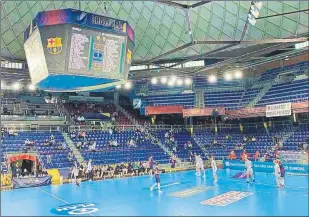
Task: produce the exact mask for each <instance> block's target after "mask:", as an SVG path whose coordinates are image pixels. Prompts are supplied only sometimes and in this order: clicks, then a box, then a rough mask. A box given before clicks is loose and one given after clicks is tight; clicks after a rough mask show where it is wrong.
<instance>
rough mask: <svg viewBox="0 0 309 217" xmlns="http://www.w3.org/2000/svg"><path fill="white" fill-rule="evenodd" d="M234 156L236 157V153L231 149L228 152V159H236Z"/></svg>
mask: <svg viewBox="0 0 309 217" xmlns="http://www.w3.org/2000/svg"><path fill="white" fill-rule="evenodd" d="M236 158H237V156H236V153H235V151H234V150H232V151H231V152H230V155H229V159H230V160H236Z"/></svg>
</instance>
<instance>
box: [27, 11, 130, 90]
mask: <svg viewBox="0 0 309 217" xmlns="http://www.w3.org/2000/svg"><path fill="white" fill-rule="evenodd" d="M24 36H25V44H24V49H25V53H26V58H27V61H28V66H29V72H30V76H31V80H32V82H33V84H35V85H37V86H38V87H40V88H42V89H44V90H51V91H57V90H59V91H60V90H67V91H86V90H95V89H96V88H110V87H113V86H115V85H118V84H123V83H124V82H125V81H126V80H127V79H128V74H129V69H130V65H131V61H132V53H133V49H134V31H133V30H132V28H131V27H130V25H129V24H128V23H127V22H126V21H122V20H117V19H114V18H110V17H105V16H101V15H96V14H91V13H87V12H83V11H78V10H73V9H62V10H55V11H44V12H40V13H39V14H38V15H37V16H36V17H35V19H34V20H33V21H32V22H31V24H30V25H29V27H28V28H27V29H26V31H25V33H24Z"/></svg>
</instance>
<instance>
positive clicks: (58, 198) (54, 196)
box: [35, 187, 95, 217]
mask: <svg viewBox="0 0 309 217" xmlns="http://www.w3.org/2000/svg"><path fill="white" fill-rule="evenodd" d="M35 188H36V189H38V190H40V191H42V192H44V193H45V194H48V195H49V196H52V197H53V198H55V199H57V200H60V201H62V202H64V203H66V204H70V203H69V202H68V201H65V200H63V199H61V198H60V197H57V196H56V195H53V194H51V193H48V192H47V191H44V190H43V189H41V188H39V187H35ZM88 215H90V216H93V217H95V216H94V215H93V214H92V213H88Z"/></svg>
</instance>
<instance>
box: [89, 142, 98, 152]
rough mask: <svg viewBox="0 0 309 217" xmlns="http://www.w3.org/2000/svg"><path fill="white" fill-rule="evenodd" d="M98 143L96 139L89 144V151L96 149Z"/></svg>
mask: <svg viewBox="0 0 309 217" xmlns="http://www.w3.org/2000/svg"><path fill="white" fill-rule="evenodd" d="M96 145H97V143H96V142H95V141H94V142H93V143H92V144H91V145H89V147H88V148H89V151H96V150H95V148H96Z"/></svg>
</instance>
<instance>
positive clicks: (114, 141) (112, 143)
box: [109, 140, 118, 147]
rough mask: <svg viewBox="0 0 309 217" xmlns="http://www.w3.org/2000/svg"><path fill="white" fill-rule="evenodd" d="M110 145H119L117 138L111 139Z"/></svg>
mask: <svg viewBox="0 0 309 217" xmlns="http://www.w3.org/2000/svg"><path fill="white" fill-rule="evenodd" d="M109 146H111V147H118V142H117V140H111V141H110V143H109Z"/></svg>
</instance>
